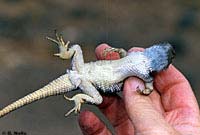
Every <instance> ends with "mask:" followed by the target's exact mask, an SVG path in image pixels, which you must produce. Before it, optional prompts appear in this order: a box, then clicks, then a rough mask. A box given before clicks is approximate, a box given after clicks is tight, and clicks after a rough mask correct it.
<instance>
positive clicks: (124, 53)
mask: <svg viewBox="0 0 200 135" xmlns="http://www.w3.org/2000/svg"><path fill="white" fill-rule="evenodd" d="M112 52H117V53H118V54H119V56H120V58H123V57H125V56H127V52H126V51H125V50H124V49H122V48H106V49H105V50H104V51H103V57H104V58H106V55H107V54H108V53H112Z"/></svg>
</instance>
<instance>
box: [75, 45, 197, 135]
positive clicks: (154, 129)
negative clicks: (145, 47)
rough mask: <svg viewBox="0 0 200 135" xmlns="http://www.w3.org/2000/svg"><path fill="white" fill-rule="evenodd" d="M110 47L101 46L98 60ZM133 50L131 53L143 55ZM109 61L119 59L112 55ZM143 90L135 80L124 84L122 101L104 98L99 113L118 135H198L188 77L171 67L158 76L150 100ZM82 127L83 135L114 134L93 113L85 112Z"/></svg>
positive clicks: (195, 108)
mask: <svg viewBox="0 0 200 135" xmlns="http://www.w3.org/2000/svg"><path fill="white" fill-rule="evenodd" d="M107 47H109V46H108V45H106V44H102V45H100V46H99V47H97V49H96V55H97V58H98V59H102V58H103V57H102V52H103V50H104V49H105V48H107ZM141 50H142V49H141V48H132V49H131V51H141ZM106 58H107V59H109V58H111V59H117V58H118V55H117V54H116V53H112V54H111V55H109V54H108V55H107V57H106ZM138 86H139V88H144V84H143V82H142V81H141V80H140V79H138V78H135V77H130V78H128V79H127V80H126V81H125V84H124V88H123V99H122V98H121V97H119V96H118V95H111V96H104V101H103V103H102V104H101V105H99V109H100V110H101V111H102V112H103V114H104V115H105V116H106V117H107V118H108V120H109V121H110V123H111V124H112V126H113V127H114V129H115V133H116V134H118V135H136V134H138V135H160V134H163V135H180V134H184V135H199V134H200V113H199V107H198V104H197V101H196V98H195V96H194V94H193V92H192V89H191V87H190V84H189V83H188V81H187V80H186V79H185V77H184V76H183V75H182V74H181V73H180V72H179V71H178V70H177V69H176V68H175V67H174V66H172V65H170V66H169V68H168V69H167V70H165V71H162V72H160V73H158V74H157V75H156V76H155V80H154V88H155V89H156V90H154V91H153V92H152V93H151V94H150V95H149V96H144V95H141V94H139V93H137V92H136V90H137V87H138ZM79 124H80V127H81V130H82V132H83V134H84V135H110V134H111V132H110V131H109V130H108V128H107V127H106V126H105V125H104V123H103V122H101V120H100V119H99V118H98V117H97V116H96V115H95V114H94V113H92V112H90V111H83V112H81V113H80V116H79Z"/></svg>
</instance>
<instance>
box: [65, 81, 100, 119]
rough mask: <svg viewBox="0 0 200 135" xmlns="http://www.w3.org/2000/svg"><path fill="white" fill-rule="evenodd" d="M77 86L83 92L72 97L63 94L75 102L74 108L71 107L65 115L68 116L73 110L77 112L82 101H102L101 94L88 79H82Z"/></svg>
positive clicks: (93, 102)
mask: <svg viewBox="0 0 200 135" xmlns="http://www.w3.org/2000/svg"><path fill="white" fill-rule="evenodd" d="M79 87H80V88H81V89H82V91H83V92H84V93H85V94H77V95H75V96H73V97H72V98H68V97H67V96H64V98H65V99H67V100H70V101H74V102H75V106H74V108H72V109H71V110H70V111H69V112H68V113H66V114H65V116H68V115H69V114H70V113H72V112H73V111H74V112H75V113H77V112H79V111H80V109H81V104H82V103H84V102H87V103H91V104H96V105H98V104H101V103H102V101H103V98H102V96H101V95H100V94H99V92H98V91H97V90H96V88H95V87H94V86H93V85H92V84H91V83H90V82H89V81H85V80H82V81H81V84H80V85H79Z"/></svg>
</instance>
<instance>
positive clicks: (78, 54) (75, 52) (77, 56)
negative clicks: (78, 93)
mask: <svg viewBox="0 0 200 135" xmlns="http://www.w3.org/2000/svg"><path fill="white" fill-rule="evenodd" d="M47 39H49V40H51V41H53V42H55V43H56V44H58V46H59V53H56V54H54V55H55V56H58V57H60V58H61V59H72V70H76V71H79V69H80V68H81V67H82V66H83V64H84V60H83V54H82V50H81V47H80V46H79V45H77V44H76V45H73V46H71V47H70V48H69V41H68V42H67V43H65V42H64V40H63V38H62V36H61V35H58V34H57V33H56V39H57V40H55V39H53V38H50V37H47Z"/></svg>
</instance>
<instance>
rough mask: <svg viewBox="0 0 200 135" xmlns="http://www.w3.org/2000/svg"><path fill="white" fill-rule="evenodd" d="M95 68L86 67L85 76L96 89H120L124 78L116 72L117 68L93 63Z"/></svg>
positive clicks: (111, 90)
mask: <svg viewBox="0 0 200 135" xmlns="http://www.w3.org/2000/svg"><path fill="white" fill-rule="evenodd" d="M92 67H93V68H86V69H87V70H85V71H84V72H85V73H84V76H85V77H86V78H87V80H89V81H90V82H91V83H92V84H93V85H94V86H95V88H96V89H98V90H99V91H102V92H105V93H112V92H116V91H120V90H121V87H122V81H123V80H124V78H123V77H122V76H121V75H120V74H118V73H116V71H115V70H116V69H115V68H113V67H112V66H110V65H104V66H98V65H95V64H94V65H93V66H92Z"/></svg>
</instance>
